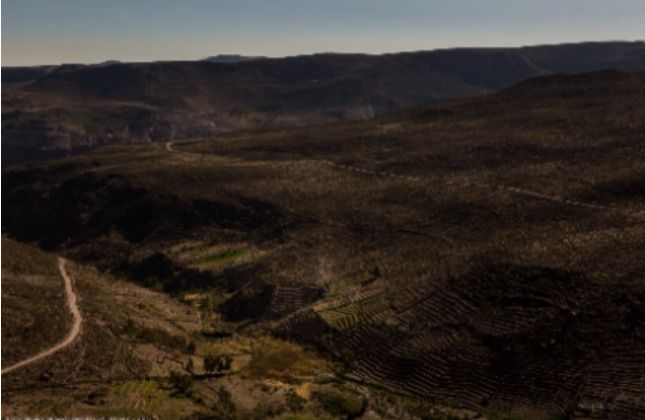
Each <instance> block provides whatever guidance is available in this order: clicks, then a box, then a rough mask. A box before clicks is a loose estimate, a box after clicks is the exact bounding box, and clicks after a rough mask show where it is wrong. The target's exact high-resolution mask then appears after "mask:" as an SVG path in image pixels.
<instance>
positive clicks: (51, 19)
mask: <svg viewBox="0 0 645 420" xmlns="http://www.w3.org/2000/svg"><path fill="white" fill-rule="evenodd" d="M642 39H645V0H534V1H528V0H425V1H424V0H3V1H2V64H3V65H33V64H58V63H62V62H66V63H70V62H75V63H87V62H100V61H104V60H108V59H118V60H124V61H150V60H193V59H200V58H203V57H206V56H209V55H216V54H234V53H235V54H246V55H269V56H284V55H295V54H306V53H314V52H328V51H334V52H367V53H382V52H395V51H411V50H428V49H435V48H447V47H457V46H519V45H534V44H544V43H560V42H575V41H603V40H642Z"/></svg>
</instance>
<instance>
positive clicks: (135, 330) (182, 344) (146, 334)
mask: <svg viewBox="0 0 645 420" xmlns="http://www.w3.org/2000/svg"><path fill="white" fill-rule="evenodd" d="M123 332H124V334H126V335H128V336H130V337H134V338H136V339H137V340H141V341H144V342H146V343H156V344H159V345H160V346H163V347H167V348H171V349H176V350H180V351H188V348H189V345H190V343H189V341H188V340H186V338H185V337H183V336H180V335H173V334H170V333H169V332H168V331H166V330H162V329H157V328H148V327H144V326H141V325H137V324H136V323H134V321H132V320H131V319H128V321H127V323H126V325H125V327H124V329H123Z"/></svg>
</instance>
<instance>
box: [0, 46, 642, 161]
mask: <svg viewBox="0 0 645 420" xmlns="http://www.w3.org/2000/svg"><path fill="white" fill-rule="evenodd" d="M604 69H623V70H634V69H645V44H644V43H642V42H633V43H627V42H625V43H621V42H616V43H611V42H610V43H584V44H566V45H553V46H538V47H525V48H491V49H468V48H464V49H451V50H436V51H420V52H410V53H398V54H386V55H363V54H316V55H306V56H295V57H286V58H273V59H260V60H247V61H238V62H235V61H233V62H209V61H195V62H156V63H115V64H101V65H90V66H86V65H63V66H58V67H56V68H54V69H48V70H47V71H46V72H44V71H41V70H39V69H34V70H33V71H31V73H32V74H30V75H28V74H26V73H29V71H28V69H22V70H20V71H18V69H5V70H3V80H5V79H7V80H9V79H12V80H27V79H31V78H34V81H33V82H31V83H27V84H26V85H25V84H22V85H20V86H10V88H8V89H6V90H5V93H3V105H4V112H3V134H4V138H5V140H4V141H3V148H5V150H6V153H3V159H4V160H5V163H13V162H22V161H25V160H30V158H31V159H32V160H33V159H37V158H38V159H40V158H42V157H46V156H47V154H50V155H52V157H54V156H56V155H60V154H61V153H60V151H61V150H62V151H65V152H68V151H72V152H74V151H79V150H85V149H88V148H94V147H96V146H99V145H104V144H114V143H134V142H153V141H159V140H175V139H189V138H199V137H206V136H210V135H213V134H219V133H222V132H225V131H230V130H233V129H257V128H267V127H273V128H275V127H287V126H301V125H310V124H322V123H335V122H339V121H347V120H362V119H369V118H373V117H374V116H377V115H381V114H384V113H387V112H391V111H395V110H400V109H404V108H409V107H415V106H420V105H429V104H436V103H439V102H444V101H447V100H453V99H456V98H464V97H470V96H473V95H480V94H484V93H490V92H494V91H497V90H500V89H503V88H506V87H508V86H511V85H513V84H515V83H517V82H520V81H522V80H525V79H527V78H532V77H536V76H542V75H547V74H553V73H580V72H587V71H596V70H604ZM5 73H6V77H5ZM141 114H144V117H141Z"/></svg>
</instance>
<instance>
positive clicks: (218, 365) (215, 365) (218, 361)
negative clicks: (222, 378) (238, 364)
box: [204, 354, 233, 372]
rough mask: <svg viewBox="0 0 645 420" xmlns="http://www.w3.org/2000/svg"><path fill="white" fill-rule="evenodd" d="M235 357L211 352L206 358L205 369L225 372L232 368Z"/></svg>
mask: <svg viewBox="0 0 645 420" xmlns="http://www.w3.org/2000/svg"><path fill="white" fill-rule="evenodd" d="M232 362H233V359H232V358H231V356H229V355H226V354H225V355H215V354H209V355H207V356H206V357H205V358H204V370H205V371H206V372H215V371H217V372H223V371H225V370H229V369H230V368H231V364H232Z"/></svg>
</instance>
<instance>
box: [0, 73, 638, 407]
mask: <svg viewBox="0 0 645 420" xmlns="http://www.w3.org/2000/svg"><path fill="white" fill-rule="evenodd" d="M248 64H249V65H250V63H248ZM644 145H645V74H644V73H643V72H620V71H603V72H596V73H590V74H580V75H569V76H566V75H552V76H547V77H541V78H535V79H531V80H527V81H525V82H523V83H520V84H519V85H516V86H514V87H512V88H510V89H507V90H504V91H502V92H499V93H496V94H492V95H488V96H482V97H477V98H470V99H463V100H460V101H457V102H452V103H448V104H441V105H436V106H433V107H429V108H422V109H414V110H406V111H400V112H398V113H396V114H391V115H387V116H383V117H380V118H376V119H373V120H370V121H355V122H351V123H344V124H336V125H326V126H313V127H300V128H292V129H285V130H272V131H267V132H237V133H228V134H222V135H220V136H218V137H217V138H213V139H210V140H200V141H190V142H174V143H173V142H169V143H160V144H149V145H131V146H112V147H106V148H104V149H101V150H97V151H94V152H91V153H88V154H87V155H84V156H77V157H74V158H71V159H66V160H64V161H60V162H49V163H42V164H32V165H24V166H15V167H12V168H9V169H5V171H4V172H3V176H2V182H3V185H2V189H3V192H4V193H5V201H3V209H2V210H3V212H2V215H3V216H2V217H3V220H2V228H3V231H4V232H7V234H9V235H11V236H12V237H14V238H15V239H19V240H24V241H30V242H34V243H39V244H40V245H41V246H46V247H48V248H49V249H53V250H56V251H57V252H61V253H64V254H66V255H68V256H69V257H73V258H75V259H76V260H79V261H84V262H87V263H92V264H96V265H98V266H99V267H101V268H102V269H105V270H110V271H111V272H115V273H119V274H121V275H123V276H126V277H128V278H129V279H130V280H131V281H134V282H138V283H140V284H143V285H145V286H148V287H155V288H160V289H164V290H166V291H169V292H171V293H173V294H175V295H176V296H179V297H182V296H184V297H185V296H187V295H189V296H198V297H200V296H201V297H200V299H205V300H204V301H205V302H206V301H207V302H209V304H208V305H205V306H201V307H200V308H201V309H200V310H202V311H203V313H202V319H203V320H205V321H204V322H205V323H206V324H207V326H208V328H209V331H211V334H212V335H214V336H222V335H227V334H229V335H230V334H244V333H246V332H258V331H262V332H269V333H271V334H274V335H276V336H280V337H283V338H289V339H293V340H297V341H299V342H301V343H304V344H306V345H309V346H312V348H316V349H317V350H318V351H319V352H320V354H324V355H327V356H329V357H332V358H334V359H335V360H336V361H339V362H341V363H342V364H343V366H344V371H343V372H344V373H343V375H344V378H345V379H346V380H351V381H354V382H356V383H369V384H376V385H380V386H382V387H385V388H386V389H390V390H394V391H396V392H401V393H409V394H412V395H416V396H419V397H422V398H425V399H432V400H434V401H442V402H451V404H455V405H461V406H465V407H469V408H470V409H473V410H475V411H477V412H482V413H486V414H489V415H490V416H491V417H493V418H494V416H495V415H498V416H499V415H500V413H508V414H509V415H513V416H515V417H517V418H535V419H543V418H568V417H573V418H589V417H591V418H612V419H630V418H633V419H636V418H639V417H641V416H642V412H643V409H644V408H645V400H644V399H643V395H645V386H644V385H645V384H644V383H643V380H642V378H643V377H644V376H645V370H644V369H645V368H644V367H645V352H644V351H643V349H645V289H644V287H643V284H644V283H643V276H644V275H645V262H644V261H645V260H643V258H642V250H643V247H644V246H645V224H644V221H645V196H644V195H643V194H642V191H641V190H642V188H641V187H642V185H643V174H645V149H644Z"/></svg>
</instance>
